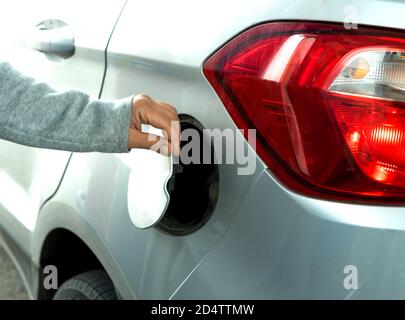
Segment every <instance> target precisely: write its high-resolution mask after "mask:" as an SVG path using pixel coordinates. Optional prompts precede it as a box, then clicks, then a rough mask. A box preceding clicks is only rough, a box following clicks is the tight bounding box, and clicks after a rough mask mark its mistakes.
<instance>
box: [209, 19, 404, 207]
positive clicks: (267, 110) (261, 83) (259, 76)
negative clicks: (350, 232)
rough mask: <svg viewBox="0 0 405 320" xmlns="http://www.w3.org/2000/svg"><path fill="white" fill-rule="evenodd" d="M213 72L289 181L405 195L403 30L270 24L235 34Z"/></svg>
mask: <svg viewBox="0 0 405 320" xmlns="http://www.w3.org/2000/svg"><path fill="white" fill-rule="evenodd" d="M203 71H204V74H205V76H206V77H207V79H208V81H209V82H210V83H211V85H212V86H213V88H214V89H215V91H216V92H217V94H218V95H219V97H220V98H221V100H222V101H223V103H224V105H225V107H226V108H227V110H228V111H229V113H230V115H231V116H232V118H233V119H234V121H235V122H236V124H237V126H238V127H239V128H241V129H248V128H255V129H256V130H257V131H256V135H257V141H256V146H257V152H258V154H259V156H260V157H261V158H262V159H263V161H264V162H265V163H266V164H267V165H268V167H269V169H270V170H271V171H272V172H273V174H274V175H275V176H276V177H277V178H278V179H279V180H280V181H281V182H282V183H283V184H285V185H286V186H288V187H290V188H292V189H294V190H296V191H298V192H300V193H304V194H307V195H311V196H317V197H319V196H321V197H324V198H333V199H348V198H350V199H352V200H356V201H358V200H360V201H361V200H363V201H370V200H371V201H373V200H374V201H380V200H384V201H391V202H397V201H401V202H403V201H404V200H405V36H404V34H403V32H398V31H392V30H386V29H378V28H370V27H359V29H356V30H346V29H344V27H343V24H342V25H334V24H325V23H304V22H274V23H268V24H264V25H260V26H256V27H254V28H252V29H250V30H248V31H245V32H244V33H242V34H240V35H239V36H237V37H236V38H234V39H233V40H231V41H230V42H229V43H227V44H226V45H225V46H224V47H222V48H221V49H219V50H218V51H217V52H216V53H215V54H214V55H213V56H211V57H210V58H209V59H208V60H207V61H206V63H205V64H204V67H203ZM245 132H247V130H245Z"/></svg>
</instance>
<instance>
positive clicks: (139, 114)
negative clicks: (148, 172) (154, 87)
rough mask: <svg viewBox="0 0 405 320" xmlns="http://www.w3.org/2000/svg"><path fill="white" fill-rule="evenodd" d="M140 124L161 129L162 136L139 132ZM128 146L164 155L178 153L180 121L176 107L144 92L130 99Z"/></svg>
mask: <svg viewBox="0 0 405 320" xmlns="http://www.w3.org/2000/svg"><path fill="white" fill-rule="evenodd" d="M142 124H149V125H151V126H153V127H155V128H157V129H161V130H162V131H163V137H159V136H157V135H154V134H150V133H144V132H141V125H142ZM128 148H129V149H132V148H142V149H151V150H153V151H156V152H159V153H161V154H164V155H171V154H174V155H179V153H180V123H179V118H178V116H177V111H176V109H175V108H174V107H173V106H171V105H169V104H167V103H164V102H158V101H155V100H153V99H152V98H150V97H148V96H147V95H144V94H140V95H137V96H135V97H134V98H133V100H132V117H131V126H130V129H129V132H128Z"/></svg>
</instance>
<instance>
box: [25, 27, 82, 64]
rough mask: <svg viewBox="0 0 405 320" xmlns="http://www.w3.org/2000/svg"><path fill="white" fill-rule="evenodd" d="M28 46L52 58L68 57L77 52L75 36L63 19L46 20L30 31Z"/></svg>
mask: <svg viewBox="0 0 405 320" xmlns="http://www.w3.org/2000/svg"><path fill="white" fill-rule="evenodd" d="M26 40H27V41H26V42H27V46H28V47H29V48H31V49H34V50H37V51H40V52H42V53H44V54H45V55H47V56H49V57H51V58H61V59H67V58H69V57H71V56H73V54H74V53H75V38H74V35H73V32H72V30H71V29H70V28H69V26H68V25H67V24H66V23H64V22H63V21H61V20H57V19H49V20H45V21H43V22H41V23H39V24H38V25H36V26H35V28H34V29H33V30H32V31H31V32H30V33H29V35H28V37H27V39H26Z"/></svg>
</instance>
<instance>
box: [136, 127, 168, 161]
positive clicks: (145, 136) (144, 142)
mask: <svg viewBox="0 0 405 320" xmlns="http://www.w3.org/2000/svg"><path fill="white" fill-rule="evenodd" d="M129 135H130V138H129V140H128V141H133V143H132V144H128V146H129V148H140V149H149V150H152V151H155V152H157V153H160V154H163V155H165V156H169V155H171V154H172V151H171V149H172V145H171V143H170V142H169V141H168V140H167V139H164V138H162V137H160V136H157V135H154V134H151V133H145V132H140V131H138V130H135V129H132V130H130V133H129Z"/></svg>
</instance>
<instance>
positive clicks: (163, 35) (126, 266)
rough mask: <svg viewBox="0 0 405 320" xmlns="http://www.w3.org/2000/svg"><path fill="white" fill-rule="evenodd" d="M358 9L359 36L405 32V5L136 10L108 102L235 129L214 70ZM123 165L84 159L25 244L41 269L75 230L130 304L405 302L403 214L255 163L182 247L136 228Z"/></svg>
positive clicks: (131, 9) (124, 21)
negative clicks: (234, 53) (353, 273)
mask: <svg viewBox="0 0 405 320" xmlns="http://www.w3.org/2000/svg"><path fill="white" fill-rule="evenodd" d="M347 5H355V6H357V18H358V19H357V20H358V23H363V24H369V25H378V26H386V27H395V28H402V29H405V20H404V19H403V16H404V12H405V3H404V2H403V1H382V0H368V1H349V0H343V1H321V0H315V1H314V0H290V1H282V0H273V1H259V0H254V1H240V2H239V1H204V2H201V3H196V2H191V1H185V0H184V1H183V0H179V1H169V2H166V1H157V0H151V1H135V0H129V2H128V3H127V6H126V7H125V9H124V12H123V15H122V16H121V18H120V20H119V22H118V24H117V27H116V29H115V32H114V34H113V37H112V39H111V42H110V45H109V48H108V68H107V73H106V78H105V83H104V88H103V93H102V97H103V98H109V99H110V98H111V99H112V98H114V99H115V98H121V97H124V96H127V95H130V94H133V93H140V92H146V93H148V94H149V95H151V96H153V97H154V98H156V99H158V100H166V101H169V102H170V103H171V104H173V105H175V106H176V107H177V108H178V111H179V112H181V113H188V114H190V115H192V116H193V117H195V118H197V119H198V120H199V121H200V122H201V123H202V124H203V125H204V126H205V127H206V128H222V129H224V128H233V129H236V128H235V125H234V123H233V121H232V120H231V118H230V116H229V115H228V113H227V112H226V110H225V108H224V106H223V105H222V103H221V101H220V100H219V99H218V97H217V96H216V95H215V93H214V92H213V90H212V88H211V87H210V85H209V84H208V83H207V81H206V80H205V79H204V77H203V75H202V73H201V65H202V63H203V61H204V59H205V58H206V57H207V56H209V55H210V54H211V53H212V52H213V50H215V49H216V48H217V47H218V46H220V45H221V44H222V43H224V42H225V41H227V40H228V39H229V38H230V37H232V36H234V35H235V34H237V33H239V32H240V31H242V30H243V29H245V28H247V27H248V26H251V25H253V24H256V23H259V22H262V21H270V20H285V19H293V20H294V19H295V20H296V19H300V20H303V19H308V20H320V21H339V22H342V21H344V19H345V11H344V9H345V6H347ZM382 12H389V14H382ZM151 17H153V19H151ZM73 80H74V77H73ZM77 81H79V79H77ZM238 134H239V133H238ZM125 157H128V155H107V154H96V153H94V154H74V155H73V157H72V160H71V162H70V164H69V166H68V169H67V171H66V175H65V178H64V179H63V182H62V184H61V187H60V189H59V190H58V192H57V194H56V195H55V197H54V198H52V199H51V201H49V202H48V203H47V204H46V205H45V206H44V208H43V210H42V211H41V214H40V216H39V218H38V221H37V223H36V227H35V230H34V231H33V232H32V233H31V234H30V237H31V239H32V246H31V245H30V242H28V243H26V244H25V245H27V246H28V247H26V250H27V251H29V252H31V254H32V256H33V259H34V261H35V262H36V263H38V261H39V255H40V249H41V245H42V243H43V241H44V239H45V238H46V236H47V234H48V233H49V232H50V231H51V230H53V229H54V228H58V227H63V228H66V229H69V230H71V231H72V232H74V233H75V234H77V235H78V236H79V237H81V238H82V239H83V241H84V242H85V243H87V244H88V246H89V247H90V248H91V249H92V250H93V252H94V253H95V254H96V256H97V257H98V258H99V259H100V261H101V263H102V264H103V266H104V267H105V268H106V270H107V272H108V273H109V274H110V276H111V277H112V279H113V282H114V284H115V285H116V286H117V288H118V290H119V292H120V293H121V295H122V296H123V297H124V298H141V299H146V298H174V299H176V298H187V299H188V298H274V299H277V298H342V299H344V298H351V299H354V298H404V297H405V292H404V289H403V288H405V283H404V279H405V277H404V276H405V273H404V272H405V252H404V249H403V248H404V246H403V243H404V241H405V238H404V236H405V233H404V228H405V215H404V214H405V209H404V208H403V207H400V206H397V207H395V206H391V207H384V206H373V205H358V204H357V205H355V204H347V203H335V202H332V201H320V200H317V199H311V198H307V197H303V196H301V195H297V194H295V193H292V192H290V191H288V190H286V189H285V188H284V187H283V186H281V185H280V184H279V183H278V182H277V181H276V180H275V179H274V178H273V177H272V176H271V173H270V172H269V171H268V170H267V169H266V168H265V166H264V164H263V163H262V162H261V160H260V159H257V163H256V171H255V173H254V174H253V175H251V176H238V175H237V166H236V165H221V166H220V193H219V200H218V204H217V207H216V210H215V212H214V213H213V215H212V217H211V219H210V220H209V221H208V223H207V224H206V225H205V226H204V227H203V228H201V229H200V230H198V231H197V232H195V233H193V234H191V235H188V236H185V237H172V236H168V235H164V234H162V233H160V232H158V231H157V230H155V229H153V228H152V229H148V230H139V229H137V228H135V227H134V226H133V225H132V224H131V223H130V218H129V212H128V207H127V196H130V195H128V177H129V173H130V170H131V168H130V165H129V164H128V161H126V159H125ZM2 223H3V222H2ZM15 227H16V228H18V226H17V225H16V226H15ZM23 245H24V244H23ZM351 264H353V265H356V266H357V267H358V271H359V289H358V290H356V291H350V290H345V289H344V287H343V279H344V277H345V276H346V275H345V274H343V268H344V266H345V265H351Z"/></svg>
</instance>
